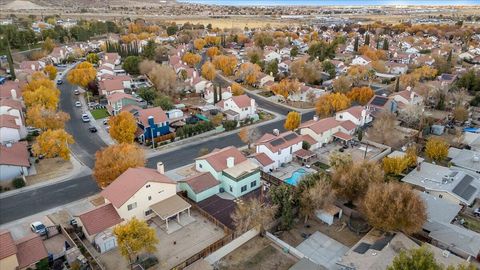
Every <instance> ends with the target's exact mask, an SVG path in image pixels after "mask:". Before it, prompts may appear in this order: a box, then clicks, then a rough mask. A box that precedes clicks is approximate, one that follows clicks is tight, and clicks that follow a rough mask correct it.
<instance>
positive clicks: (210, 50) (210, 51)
mask: <svg viewBox="0 0 480 270" xmlns="http://www.w3.org/2000/svg"><path fill="white" fill-rule="evenodd" d="M219 54H220V50H219V49H218V47H210V48H208V49H207V56H208V57H210V59H213V57H214V56H216V55H219Z"/></svg>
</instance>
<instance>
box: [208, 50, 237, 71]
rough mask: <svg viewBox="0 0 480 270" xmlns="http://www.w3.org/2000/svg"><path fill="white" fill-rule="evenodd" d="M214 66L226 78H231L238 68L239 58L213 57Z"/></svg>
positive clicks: (232, 56) (231, 56) (230, 56)
mask: <svg viewBox="0 0 480 270" xmlns="http://www.w3.org/2000/svg"><path fill="white" fill-rule="evenodd" d="M213 65H215V68H216V69H219V70H221V71H222V72H223V74H225V75H226V76H230V75H232V74H233V71H234V70H235V68H236V67H237V58H236V57H235V56H234V55H228V56H227V55H217V56H215V57H213Z"/></svg>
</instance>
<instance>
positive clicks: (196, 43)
mask: <svg viewBox="0 0 480 270" xmlns="http://www.w3.org/2000/svg"><path fill="white" fill-rule="evenodd" d="M205 44H207V43H206V42H205V40H204V39H203V38H198V39H195V41H193V46H194V47H195V49H197V50H199V51H201V50H202V49H203V47H205Z"/></svg>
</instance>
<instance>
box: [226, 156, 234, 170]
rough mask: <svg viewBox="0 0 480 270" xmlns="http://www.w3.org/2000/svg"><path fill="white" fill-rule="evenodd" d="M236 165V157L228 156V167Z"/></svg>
mask: <svg viewBox="0 0 480 270" xmlns="http://www.w3.org/2000/svg"><path fill="white" fill-rule="evenodd" d="M234 165H235V158H234V157H228V158H227V167H228V168H232V167H233V166H234Z"/></svg>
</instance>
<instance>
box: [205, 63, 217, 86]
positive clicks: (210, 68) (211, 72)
mask: <svg viewBox="0 0 480 270" xmlns="http://www.w3.org/2000/svg"><path fill="white" fill-rule="evenodd" d="M216 75H217V71H216V70H215V66H214V65H213V64H212V63H211V62H210V61H208V62H205V64H203V66H202V76H203V77H204V78H205V79H207V80H209V81H212V80H213V79H215V76H216Z"/></svg>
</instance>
